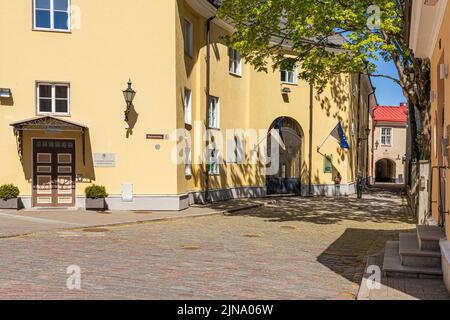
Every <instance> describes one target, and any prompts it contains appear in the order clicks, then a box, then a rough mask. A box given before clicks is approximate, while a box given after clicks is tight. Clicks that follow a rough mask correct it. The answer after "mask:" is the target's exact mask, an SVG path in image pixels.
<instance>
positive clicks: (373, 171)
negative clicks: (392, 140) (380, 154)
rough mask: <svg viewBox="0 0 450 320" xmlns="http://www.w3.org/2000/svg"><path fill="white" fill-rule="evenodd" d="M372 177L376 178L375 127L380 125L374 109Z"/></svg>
mask: <svg viewBox="0 0 450 320" xmlns="http://www.w3.org/2000/svg"><path fill="white" fill-rule="evenodd" d="M372 123H373V124H372V165H371V168H372V178H375V170H374V169H375V168H374V166H375V163H374V162H375V129H376V127H377V125H378V121H375V120H373V111H372Z"/></svg>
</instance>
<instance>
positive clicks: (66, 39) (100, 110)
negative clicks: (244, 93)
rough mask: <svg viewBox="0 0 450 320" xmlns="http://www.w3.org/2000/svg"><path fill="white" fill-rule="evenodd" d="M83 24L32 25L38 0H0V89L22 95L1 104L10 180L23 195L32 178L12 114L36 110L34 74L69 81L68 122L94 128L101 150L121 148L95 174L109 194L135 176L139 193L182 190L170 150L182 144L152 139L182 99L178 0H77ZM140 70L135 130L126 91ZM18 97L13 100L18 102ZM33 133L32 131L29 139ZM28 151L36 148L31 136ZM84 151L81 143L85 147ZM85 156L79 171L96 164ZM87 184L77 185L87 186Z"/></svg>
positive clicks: (0, 177)
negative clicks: (128, 126)
mask: <svg viewBox="0 0 450 320" xmlns="http://www.w3.org/2000/svg"><path fill="white" fill-rule="evenodd" d="M72 5H75V6H79V8H80V10H81V28H80V29H79V30H77V29H74V30H72V32H71V33H57V32H41V31H32V25H33V21H32V1H31V0H30V1H8V0H0V14H1V19H0V38H1V39H2V45H1V50H0V87H6V88H11V89H12V93H13V96H14V101H13V103H11V102H7V101H2V102H1V105H0V136H1V140H0V152H1V153H2V154H3V156H2V160H1V162H2V170H1V172H0V184H1V183H10V182H11V183H15V184H17V185H18V186H19V188H20V190H21V192H22V195H30V194H31V185H30V183H29V182H28V181H26V179H25V178H26V177H25V176H24V175H23V174H22V172H23V171H24V170H25V171H27V170H29V168H28V166H29V163H28V162H25V166H26V167H25V168H24V167H23V166H22V165H21V163H20V161H19V158H18V156H17V152H16V151H17V148H16V140H15V137H14V136H13V133H12V128H11V127H10V126H9V124H10V123H11V122H14V121H19V120H22V119H27V118H31V117H34V116H36V104H35V99H36V97H35V82H36V81H39V80H45V81H52V82H53V81H54V82H59V81H62V82H69V83H70V86H71V115H70V117H68V118H67V119H68V120H71V121H75V122H79V123H82V124H84V125H86V126H87V127H89V129H90V130H89V131H90V135H89V138H90V145H91V147H92V152H95V153H116V156H117V166H116V168H114V169H110V168H95V182H96V183H98V184H104V185H106V186H107V189H108V191H109V193H110V194H112V195H114V194H120V193H121V184H122V183H127V182H128V183H133V184H134V192H135V193H136V194H176V193H177V184H176V181H177V175H176V171H175V170H174V165H172V163H171V162H170V161H167V159H168V158H169V157H170V152H171V149H172V145H173V142H171V141H159V142H158V143H160V144H161V150H160V151H156V150H155V144H156V142H154V141H149V140H146V134H147V133H171V132H172V131H173V130H174V129H175V128H176V126H177V124H176V110H175V108H174V107H173V106H174V105H175V99H176V94H175V93H176V92H175V81H176V65H175V59H176V57H175V48H174V43H175V2H174V1H172V0H164V1H148V0H133V1H131V2H127V4H125V3H124V2H123V1H119V0H113V1H108V5H107V6H105V4H104V2H103V1H91V0H72ZM130 77H131V79H132V81H133V88H134V89H135V90H136V91H137V95H136V99H135V102H134V105H135V109H136V112H137V113H138V115H139V116H138V117H137V121H136V124H135V126H134V129H133V132H132V135H131V134H130V135H129V136H128V137H127V133H126V130H125V122H124V121H123V111H124V110H125V101H124V98H123V95H122V90H124V89H125V88H126V85H127V81H128V79H129V78H130ZM10 104H12V105H10ZM27 141H29V139H28V140H27ZM25 148H26V150H28V149H29V148H30V146H29V144H25ZM77 151H78V150H77ZM88 166H90V168H87V169H85V168H83V167H82V164H81V163H80V162H78V163H77V173H81V172H83V171H92V163H91V164H88ZM85 186H86V185H85V184H77V190H78V191H77V193H78V194H79V195H82V194H83V189H84V187H85Z"/></svg>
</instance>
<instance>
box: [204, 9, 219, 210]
mask: <svg viewBox="0 0 450 320" xmlns="http://www.w3.org/2000/svg"><path fill="white" fill-rule="evenodd" d="M215 18H216V16H213V17H210V18H208V20H206V130H208V129H209V102H210V97H211V22H212V21H213V20H214V19H215ZM208 143H209V142H206V150H208ZM205 201H206V202H207V203H208V202H211V197H210V193H209V167H208V159H206V181H205Z"/></svg>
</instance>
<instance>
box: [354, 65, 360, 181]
mask: <svg viewBox="0 0 450 320" xmlns="http://www.w3.org/2000/svg"><path fill="white" fill-rule="evenodd" d="M357 108H358V112H357V122H356V175H357V174H358V172H359V171H360V167H359V166H360V161H359V157H360V155H361V152H360V146H361V136H360V130H361V124H360V122H361V73H358V105H357ZM356 175H355V176H356Z"/></svg>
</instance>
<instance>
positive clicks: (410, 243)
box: [399, 233, 441, 258]
mask: <svg viewBox="0 0 450 320" xmlns="http://www.w3.org/2000/svg"><path fill="white" fill-rule="evenodd" d="M399 250H400V251H399V252H400V255H402V256H415V257H431V258H441V253H440V252H438V251H428V250H421V249H420V248H419V240H418V239H417V235H416V234H414V233H401V234H400V249H399Z"/></svg>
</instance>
